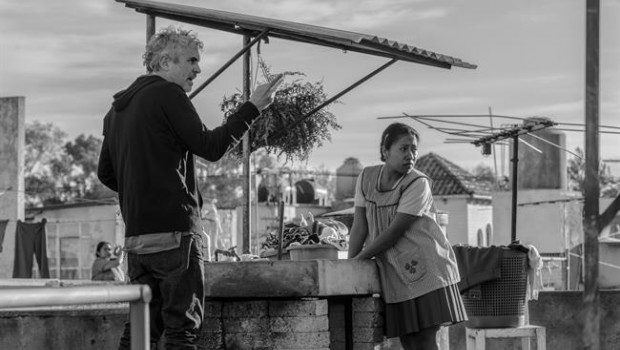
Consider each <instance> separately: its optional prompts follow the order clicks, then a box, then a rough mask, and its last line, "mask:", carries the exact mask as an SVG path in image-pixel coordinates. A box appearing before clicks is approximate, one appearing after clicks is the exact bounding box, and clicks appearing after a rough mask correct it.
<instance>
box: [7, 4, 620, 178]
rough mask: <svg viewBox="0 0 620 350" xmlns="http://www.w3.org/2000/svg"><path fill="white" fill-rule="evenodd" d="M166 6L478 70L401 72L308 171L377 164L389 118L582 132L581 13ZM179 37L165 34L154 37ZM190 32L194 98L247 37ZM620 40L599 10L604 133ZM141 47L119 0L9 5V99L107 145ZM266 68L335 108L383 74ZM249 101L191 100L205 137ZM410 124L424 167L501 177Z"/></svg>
mask: <svg viewBox="0 0 620 350" xmlns="http://www.w3.org/2000/svg"><path fill="white" fill-rule="evenodd" d="M169 2H173V3H184V4H188V5H192V6H200V7H204V8H211V9H217V10H224V11H231V12H239V13H245V14H252V15H256V16H261V17H268V18H274V19H282V20H288V21H294V22H303V23H308V24H314V25H319V26H325V27H331V28H336V29H343V30H348V31H354V32H359V33H364V34H372V35H377V36H380V37H384V38H388V39H391V40H396V41H399V42H402V43H406V44H410V45H413V46H416V47H419V48H423V49H427V50H430V51H434V52H437V53H441V54H445V55H449V56H453V57H458V58H460V59H462V60H464V61H467V62H471V63H474V64H477V65H478V68H477V69H475V70H470V69H462V68H458V67H455V68H453V69H451V70H446V69H440V68H434V67H429V66H424V65H419V64H412V63H405V62H399V63H396V64H395V65H393V66H391V67H390V68H388V69H387V70H385V71H383V72H382V73H380V74H379V75H378V76H375V77H374V78H372V79H371V80H369V81H368V82H366V83H365V84H363V85H362V86H360V87H358V88H357V89H355V90H353V91H352V92H350V93H349V94H347V95H345V96H344V97H342V98H341V99H340V102H341V103H340V104H336V105H333V106H332V107H331V108H330V111H331V112H333V113H334V114H335V115H336V117H337V120H338V122H339V123H340V124H341V125H342V129H341V130H339V131H337V132H335V133H333V141H332V143H328V144H326V145H324V146H323V147H322V148H319V149H316V150H315V151H314V152H313V154H312V157H311V159H310V161H309V164H308V165H309V166H310V167H316V166H319V165H325V166H327V167H328V168H330V169H332V170H335V169H336V168H337V167H338V166H340V165H341V164H342V162H343V160H344V159H345V158H347V157H356V158H358V159H359V160H360V161H361V163H362V164H363V165H371V164H375V163H377V162H378V161H379V160H378V154H379V152H378V144H379V138H380V134H381V131H382V130H383V129H384V128H385V127H386V126H387V125H388V124H389V123H391V122H392V120H379V119H377V117H382V116H394V115H402V113H408V114H487V113H488V112H489V108H491V109H492V112H493V113H494V114H498V115H506V116H513V117H523V118H525V117H532V116H544V117H548V118H551V119H552V120H553V121H556V122H561V123H568V122H570V123H580V124H583V123H584V121H585V119H584V118H585V117H584V91H585V86H584V81H585V3H586V2H585V0H573V1H566V0H544V1H540V0H536V1H534V0H521V1H496V0H467V1H454V0H450V1H443V0H442V1H438V0H432V1H430V0H429V1H423V0H418V1H415V0H373V1H366V0H338V1H333V0H329V1H308V0H303V1H302V0H286V1H284V0H282V1H267V0H262V1H252V0H241V1H237V0H235V1H201V0H187V1H180V0H175V1H169ZM169 24H171V22H169V21H166V20H162V19H158V21H157V27H158V28H160V27H163V26H167V25H169ZM185 27H186V28H190V29H194V30H196V31H197V32H198V34H199V36H200V38H201V39H203V41H205V44H206V45H205V51H204V53H203V57H202V69H203V74H202V75H201V77H199V79H198V81H197V84H196V85H195V86H198V85H199V84H200V83H201V82H202V81H204V79H206V78H207V77H208V76H209V75H210V74H211V73H212V72H213V71H215V70H216V69H218V68H219V67H220V66H221V65H222V64H223V63H224V62H226V61H227V60H228V59H229V58H230V57H231V56H232V55H233V54H234V53H236V52H237V50H239V49H240V47H241V44H242V37H241V36H237V35H233V34H227V33H222V32H216V31H214V30H210V29H202V28H197V27H192V26H188V25H186V26H185ZM619 33H620V1H618V0H603V1H601V36H600V44H601V50H600V57H601V61H600V72H601V74H600V88H601V92H600V102H601V103H600V123H601V124H602V125H611V126H616V127H619V126H620V36H619ZM144 44H145V16H144V15H143V14H140V13H137V12H135V11H134V10H132V9H129V8H126V7H124V5H123V4H121V3H117V2H115V1H112V0H54V1H43V0H27V1H25V0H1V1H0V97H6V96H25V97H26V121H27V122H32V121H34V120H38V121H41V122H53V123H54V124H55V125H57V126H58V127H60V128H61V129H63V130H64V131H66V132H67V133H68V134H69V136H70V137H71V138H73V137H75V136H77V135H79V134H82V133H84V134H87V135H88V134H94V135H96V136H100V135H101V125H102V119H103V115H104V114H105V112H106V111H107V109H108V107H109V105H110V103H111V96H112V94H114V93H115V92H116V91H118V90H121V89H123V88H125V87H126V86H127V85H128V84H129V83H131V82H132V81H133V80H134V79H135V78H136V77H137V76H138V75H140V74H143V72H144V67H143V66H142V61H141V54H142V50H143V48H144ZM253 54H256V51H254V52H253ZM261 56H262V58H263V59H264V60H265V61H266V62H267V63H268V64H269V65H271V67H272V70H274V71H284V70H294V71H302V72H305V73H306V74H307V78H308V80H309V81H322V82H323V84H324V86H325V89H326V91H327V93H328V94H335V93H337V92H339V91H340V90H342V89H344V88H345V87H347V86H349V85H350V84H352V83H353V82H355V81H356V80H358V79H360V78H361V77H363V76H364V75H366V74H368V73H369V72H371V71H372V70H374V69H375V68H377V67H379V66H380V65H382V64H383V63H385V62H386V61H387V59H384V58H379V57H370V56H365V55H362V54H357V53H344V52H342V51H340V50H335V49H329V48H320V47H316V46H311V45H308V44H301V43H294V42H290V41H283V40H279V39H272V40H270V43H269V44H268V45H264V44H263V45H262V46H261ZM254 62H256V61H255V60H254ZM259 78H260V75H259ZM240 87H241V66H240V64H236V65H234V66H233V67H231V68H230V69H229V70H228V71H227V72H226V73H224V74H223V75H222V76H220V78H218V80H217V81H216V82H215V83H213V84H212V85H210V86H209V87H207V88H206V89H205V90H203V92H201V94H200V95H199V96H197V97H196V98H195V99H194V103H195V104H196V107H197V109H198V111H199V113H200V114H201V117H202V119H203V122H204V123H205V124H206V125H207V126H208V127H215V126H217V125H219V124H220V123H221V120H222V115H221V113H220V112H219V108H218V104H219V102H220V101H221V100H222V97H223V95H224V94H231V93H233V92H235V91H236V90H237V89H238V88H240ZM402 121H404V122H407V123H410V124H411V125H413V126H414V127H416V128H417V129H418V130H419V131H420V133H421V134H422V143H421V145H420V149H421V153H422V154H424V153H427V152H430V151H432V152H435V153H437V154H439V155H441V156H443V157H446V158H448V159H449V160H451V161H453V162H455V163H457V164H459V165H461V166H462V167H464V168H466V169H469V170H471V169H473V168H474V167H475V166H476V165H478V164H481V163H482V164H487V165H492V163H493V160H492V157H488V158H485V157H482V155H481V154H480V149H478V148H476V147H475V146H473V145H471V144H450V143H445V139H446V138H447V137H449V136H448V135H445V134H442V133H439V132H437V131H433V130H431V129H428V128H427V127H425V126H423V125H421V124H418V123H417V122H415V121H409V120H407V119H402ZM472 122H474V121H472ZM475 122H476V123H484V124H487V125H488V123H489V120H488V118H485V119H484V120H480V121H475ZM508 122H511V123H514V121H508V120H496V121H495V123H496V124H495V126H498V125H499V124H502V123H508ZM616 131H618V130H616ZM583 139H584V133H576V132H567V147H568V148H569V149H571V150H573V149H575V148H576V147H582V148H583ZM600 140H601V158H602V159H620V135H601V139H600Z"/></svg>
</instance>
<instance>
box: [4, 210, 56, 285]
mask: <svg viewBox="0 0 620 350" xmlns="http://www.w3.org/2000/svg"><path fill="white" fill-rule="evenodd" d="M46 223H47V220H46V219H43V220H41V222H38V223H26V222H22V221H20V220H17V227H16V229H15V260H14V263H13V278H32V262H33V260H32V255H33V254H34V255H35V256H36V258H37V264H38V265H39V274H40V275H41V278H50V270H49V267H48V264H47V235H46V231H45V224H46Z"/></svg>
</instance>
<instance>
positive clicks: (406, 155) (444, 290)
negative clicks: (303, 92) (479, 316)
mask: <svg viewBox="0 0 620 350" xmlns="http://www.w3.org/2000/svg"><path fill="white" fill-rule="evenodd" d="M418 142H419V135H418V133H417V131H416V130H415V129H413V128H412V127H410V126H408V125H406V124H402V123H394V124H391V125H389V126H388V127H387V128H386V129H385V131H384V132H383V135H382V136H381V145H380V147H381V148H380V152H381V160H382V161H383V162H384V163H383V164H382V165H377V166H371V167H367V168H365V169H364V170H363V171H362V173H361V174H360V176H359V177H358V180H357V185H356V191H355V215H354V219H353V226H352V228H351V235H350V242H349V258H353V259H370V258H375V260H376V262H377V266H378V268H379V276H380V280H381V289H382V297H383V299H384V301H385V331H386V336H387V337H388V338H394V337H399V338H400V341H401V344H402V346H403V348H404V349H425V350H432V349H438V344H437V332H438V331H439V329H440V327H441V326H446V325H452V324H455V323H458V322H463V321H466V320H467V316H466V313H465V307H464V306H463V301H462V299H461V296H460V294H459V291H458V286H457V283H458V282H459V280H460V276H459V272H458V268H457V265H456V258H455V256H454V252H453V251H452V247H451V245H450V243H449V242H448V239H447V238H446V236H445V234H444V232H443V231H442V230H441V228H440V226H439V225H438V224H437V222H436V220H435V206H434V203H433V196H432V193H431V180H430V179H429V178H428V177H427V176H426V175H424V174H423V173H422V172H420V171H418V170H416V169H414V165H415V161H416V159H417V156H418Z"/></svg>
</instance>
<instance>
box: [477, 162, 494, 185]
mask: <svg viewBox="0 0 620 350" xmlns="http://www.w3.org/2000/svg"><path fill="white" fill-rule="evenodd" d="M473 175H474V176H475V177H476V180H481V181H489V182H492V183H494V182H495V172H494V171H493V169H491V167H490V166H487V165H484V164H482V163H480V164H478V165H476V167H475V168H474V171H473Z"/></svg>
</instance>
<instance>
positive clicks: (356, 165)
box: [335, 157, 363, 200]
mask: <svg viewBox="0 0 620 350" xmlns="http://www.w3.org/2000/svg"><path fill="white" fill-rule="evenodd" d="M362 168H363V167H362V164H361V163H360V161H359V160H358V159H357V158H354V157H349V158H347V159H345V160H344V163H343V164H342V165H341V166H340V167H338V169H336V195H335V197H336V200H343V199H347V198H353V197H354V196H355V183H356V182H357V176H358V175H359V174H360V173H361V172H362Z"/></svg>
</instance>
